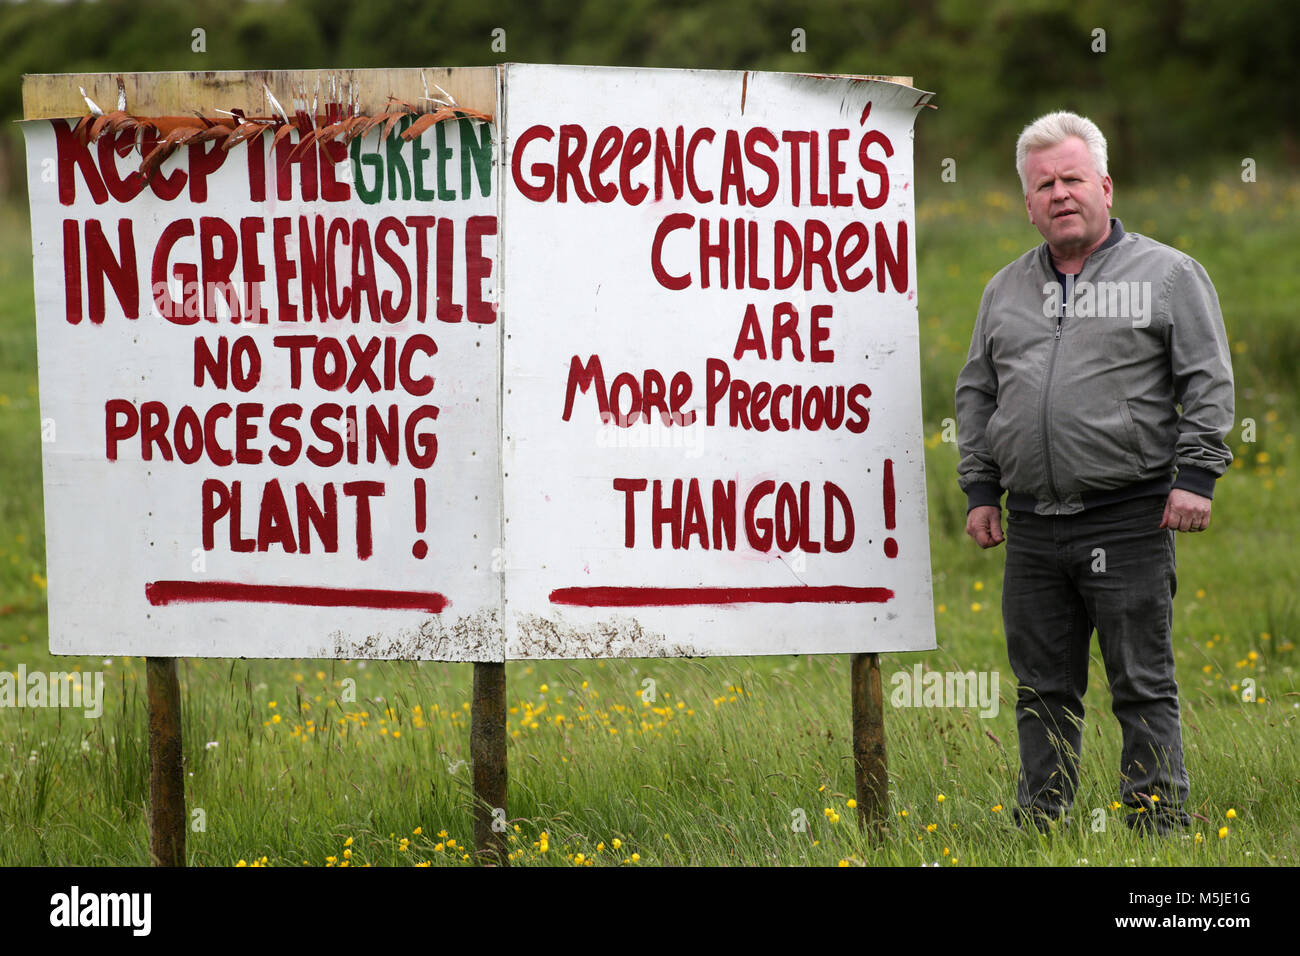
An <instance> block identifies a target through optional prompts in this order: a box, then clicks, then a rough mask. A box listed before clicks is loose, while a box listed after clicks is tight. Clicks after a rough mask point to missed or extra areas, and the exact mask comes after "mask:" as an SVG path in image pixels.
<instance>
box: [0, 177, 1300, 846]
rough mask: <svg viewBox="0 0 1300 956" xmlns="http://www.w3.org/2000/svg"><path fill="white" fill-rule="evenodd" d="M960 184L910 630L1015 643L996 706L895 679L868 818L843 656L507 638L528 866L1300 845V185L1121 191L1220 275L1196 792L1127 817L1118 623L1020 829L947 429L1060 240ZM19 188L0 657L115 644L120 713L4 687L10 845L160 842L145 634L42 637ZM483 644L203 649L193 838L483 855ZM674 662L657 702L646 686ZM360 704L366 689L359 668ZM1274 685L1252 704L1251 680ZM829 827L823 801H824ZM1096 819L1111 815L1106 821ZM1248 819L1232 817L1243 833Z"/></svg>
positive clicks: (1010, 714)
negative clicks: (921, 600)
mask: <svg viewBox="0 0 1300 956" xmlns="http://www.w3.org/2000/svg"><path fill="white" fill-rule="evenodd" d="M1013 185H1014V184H1012V183H1006V184H1003V185H1000V186H998V187H990V186H987V185H986V184H979V183H953V184H942V185H940V184H936V185H934V186H931V187H929V188H923V189H922V190H921V200H922V201H921V205H920V208H919V209H918V216H917V234H918V268H919V273H920V289H921V297H920V318H921V343H922V362H923V387H924V401H925V415H926V422H927V434H929V435H931V439H930V440H929V441H928V442H927V445H928V450H927V465H928V482H929V500H930V519H931V526H930V533H931V548H932V554H933V568H934V590H935V602H936V607H935V611H936V622H937V625H938V640H939V649H938V650H936V651H934V652H929V653H920V654H900V655H886V656H884V658H883V661H882V671H883V673H884V677H885V681H886V695H887V698H888V692H889V689H890V684H889V679H890V677H891V675H892V674H894V673H895V672H896V671H899V670H910V669H911V668H912V666H913V665H914V664H915V663H917V662H920V663H922V664H923V665H924V666H925V667H927V668H931V669H936V670H941V671H947V670H960V671H967V670H976V671H982V670H996V671H998V672H999V673H1000V675H1001V695H1000V704H1001V706H1000V710H999V712H998V714H997V715H996V716H995V717H992V718H987V719H983V718H980V717H979V716H978V714H977V712H976V711H975V710H974V709H935V708H930V709H927V708H893V707H891V706H889V704H888V703H887V704H886V715H885V717H886V728H887V735H888V750H889V762H890V776H891V801H892V805H891V808H890V819H889V823H888V827H887V830H886V832H885V834H884V838H883V839H882V840H881V841H880V842H879V843H878V844H876V845H870V844H869V843H868V841H867V840H866V839H864V837H863V836H862V835H861V834H860V832H859V830H858V828H857V827H856V826H855V825H854V811H853V810H852V808H851V806H850V804H849V798H850V797H851V796H852V789H853V773H852V766H851V756H850V754H851V747H850V738H849V699H848V698H849V690H848V680H849V678H848V659H847V658H846V657H844V656H826V657H796V658H790V657H783V658H736V659H712V660H617V661H586V662H580V663H573V662H546V663H532V664H530V663H522V662H518V663H511V664H509V665H507V675H508V682H509V684H508V686H509V695H510V703H511V710H510V716H509V734H510V744H509V760H510V774H511V776H510V800H509V804H510V806H509V811H510V817H511V819H512V824H513V825H514V830H513V832H512V834H511V839H512V843H511V846H512V847H513V848H514V849H515V862H516V863H520V864H560V865H619V866H625V865H639V866H645V865H656V864H704V865H716V864H733V865H734V864H804V863H810V864H818V865H836V864H839V863H848V864H860V863H864V862H865V863H868V864H891V865H917V864H921V863H937V864H940V865H959V866H969V865H1001V864H1054V865H1076V864H1077V865H1125V864H1134V865H1146V864H1164V865H1171V864H1172V865H1180V864H1197V865H1203V864H1210V865H1218V864H1234V865H1239V864H1247V865H1249V864H1261V865H1270V864H1281V865H1292V866H1293V865H1296V863H1298V862H1300V687H1298V686H1297V673H1296V668H1297V653H1296V649H1295V642H1296V640H1297V638H1298V637H1300V598H1297V596H1296V595H1297V593H1300V587H1298V585H1300V580H1298V579H1300V570H1298V562H1297V560H1296V547H1295V544H1294V538H1295V535H1296V532H1297V530H1300V510H1298V506H1300V500H1298V499H1300V496H1298V495H1297V483H1296V481H1295V478H1294V472H1293V470H1292V469H1294V468H1295V467H1296V464H1295V462H1294V460H1293V459H1294V457H1295V455H1296V449H1295V433H1296V430H1297V421H1298V419H1297V414H1298V413H1300V404H1298V403H1297V396H1296V392H1297V389H1296V379H1297V375H1298V374H1300V372H1297V368H1300V320H1297V318H1296V315H1295V303H1296V302H1297V301H1300V270H1297V268H1296V253H1295V250H1296V249H1297V248H1300V183H1297V182H1294V181H1291V182H1286V183H1277V182H1268V181H1261V182H1259V183H1253V184H1243V183H1240V182H1235V181H1233V180H1224V181H1222V182H1209V183H1191V182H1188V181H1187V180H1186V179H1183V178H1180V179H1177V180H1174V181H1173V182H1171V183H1169V184H1168V185H1167V186H1162V187H1161V188H1159V189H1142V190H1135V191H1132V192H1130V193H1125V191H1124V189H1123V185H1122V184H1120V186H1119V187H1118V188H1117V196H1116V206H1115V210H1116V213H1117V214H1118V215H1120V216H1121V218H1122V219H1123V220H1124V223H1125V226H1126V228H1128V229H1129V230H1132V231H1139V232H1143V233H1146V234H1148V235H1150V236H1152V237H1154V238H1156V239H1159V240H1161V241H1164V242H1167V243H1170V244H1172V245H1176V246H1178V247H1180V248H1182V249H1184V250H1185V251H1187V252H1188V253H1189V254H1191V255H1193V256H1195V257H1196V258H1197V259H1198V260H1199V261H1200V262H1201V263H1202V264H1203V265H1204V266H1205V267H1206V269H1207V270H1208V272H1209V274H1210V276H1211V277H1212V278H1213V279H1214V281H1215V284H1216V287H1217V289H1218V293H1219V296H1220V300H1221V303H1222V305H1223V312H1224V315H1225V319H1226V322H1227V325H1228V334H1229V338H1230V341H1231V342H1232V346H1233V353H1234V362H1235V368H1236V376H1237V418H1238V423H1239V426H1240V423H1241V422H1242V420H1243V419H1247V418H1250V419H1253V420H1254V422H1255V423H1256V428H1257V432H1256V436H1255V437H1256V441H1254V442H1252V443H1243V442H1242V441H1240V436H1241V432H1240V428H1238V430H1237V431H1235V432H1234V437H1233V439H1232V444H1233V447H1234V452H1235V453H1236V454H1237V456H1238V458H1237V461H1236V462H1235V463H1234V467H1233V468H1232V470H1231V471H1230V473H1229V474H1228V475H1227V476H1226V477H1225V478H1224V479H1223V480H1222V481H1220V483H1219V487H1218V491H1217V494H1216V499H1215V505H1214V517H1213V527H1212V528H1211V530H1210V532H1209V533H1208V534H1204V535H1196V536H1180V537H1179V541H1178V547H1179V550H1178V566H1179V571H1180V574H1179V591H1178V598H1177V603H1176V610H1175V633H1174V647H1175V657H1176V661H1177V668H1178V679H1179V685H1180V688H1181V693H1182V700H1183V728H1184V742H1185V749H1186V754H1187V761H1188V768H1189V773H1190V776H1191V782H1192V797H1191V802H1190V805H1189V807H1188V809H1189V810H1190V811H1192V812H1193V813H1194V814H1196V816H1197V819H1196V820H1195V821H1194V826H1193V828H1192V829H1191V830H1190V831H1188V833H1187V834H1186V836H1185V837H1178V838H1173V839H1169V840H1164V841H1158V842H1151V841H1146V840H1143V839H1141V838H1139V837H1135V836H1133V835H1132V834H1130V833H1129V832H1128V828H1127V827H1126V826H1125V825H1124V824H1123V821H1122V816H1123V811H1122V810H1121V809H1120V808H1118V807H1117V806H1116V805H1115V804H1114V803H1113V801H1115V800H1116V799H1117V798H1118V795H1119V781H1118V761H1119V732H1118V725H1117V723H1116V722H1115V720H1114V718H1113V717H1112V716H1111V715H1110V712H1109V698H1108V695H1107V692H1106V689H1105V680H1104V676H1103V672H1102V669H1101V666H1100V661H1099V659H1098V657H1097V654H1096V650H1095V643H1094V654H1093V657H1094V660H1093V669H1092V675H1091V681H1090V686H1091V688H1092V690H1091V693H1090V694H1089V695H1088V698H1087V704H1088V708H1087V729H1086V734H1085V738H1084V739H1085V747H1084V754H1083V767H1082V782H1081V788H1080V792H1079V794H1078V798H1077V801H1076V809H1075V819H1076V820H1077V821H1078V823H1079V824H1080V825H1078V826H1076V827H1073V828H1071V829H1070V830H1068V831H1066V832H1061V833H1052V834H1050V835H1043V836H1039V835H1037V834H1034V835H1029V834H1024V833H1021V832H1019V831H1018V830H1016V829H1015V828H1014V826H1013V825H1012V823H1011V820H1010V810H1011V807H1012V806H1013V805H1014V802H1015V772H1016V767H1017V755H1016V734H1015V719H1014V700H1015V687H1014V681H1013V679H1012V677H1011V674H1010V669H1009V667H1008V664H1007V659H1006V649H1005V644H1004V642H1003V638H1002V635H1001V617H1000V613H999V610H998V609H999V606H1000V582H1001V569H1002V560H1003V558H1002V551H1001V549H998V550H995V551H992V552H980V551H979V549H978V548H976V547H975V546H974V545H973V544H972V543H971V542H970V541H969V540H968V539H966V538H965V537H964V535H963V534H962V527H963V523H964V514H965V506H964V501H963V498H962V497H961V495H960V494H959V492H958V490H957V487H956V482H955V467H956V462H957V452H956V449H955V446H954V445H952V444H951V443H948V442H945V441H943V440H942V433H943V423H944V419H946V418H949V417H951V416H952V414H953V412H952V387H953V382H954V380H955V378H956V374H957V371H958V369H959V368H960V366H961V362H962V360H963V358H964V356H965V353H966V348H967V345H968V342H969V335H970V327H971V323H972V321H973V318H974V312H975V308H976V306H977V304H978V301H979V295H980V292H981V290H982V288H983V285H984V283H985V282H986V281H987V279H988V278H989V277H990V276H991V275H992V273H993V272H994V271H995V270H996V269H997V268H999V267H1000V266H1001V265H1003V264H1005V263H1006V262H1007V261H1010V259H1012V258H1013V257H1015V256H1016V255H1018V254H1019V253H1020V252H1022V251H1023V250H1024V249H1026V248H1028V247H1029V246H1030V245H1032V244H1034V243H1036V242H1038V241H1039V237H1038V234H1037V233H1036V232H1035V231H1034V230H1033V229H1032V227H1030V226H1029V225H1028V224H1027V223H1026V221H1025V215H1024V209H1023V203H1022V200H1021V199H1020V197H1019V196H1018V195H1017V194H1016V193H1015V191H1014V189H1008V188H1007V187H1008V186H1013ZM31 282H32V273H31V260H30V245H29V234H28V229H27V223H26V219H25V212H24V211H22V210H15V209H13V208H9V207H5V208H0V669H3V670H10V671H15V670H16V669H17V668H18V666H19V665H21V664H25V665H26V666H27V668H28V669H29V670H45V671H48V670H69V671H74V670H79V671H81V672H87V671H103V672H104V673H105V678H106V681H107V688H106V697H107V705H106V710H105V713H104V715H103V717H102V718H101V719H99V720H87V719H85V718H84V717H82V715H81V713H80V712H79V711H66V712H65V711H63V710H60V709H55V708H52V709H38V710H31V709H15V708H4V709H0V864H89V865H101V864H108V865H122V864H128V865H140V864H144V863H146V862H147V853H146V842H147V841H146V832H145V816H144V804H145V800H146V796H147V759H146V747H145V733H146V721H145V704H144V673H145V667H144V662H143V660H140V659H121V658H117V659H102V658H54V657H52V656H51V655H50V654H49V653H48V651H47V646H48V645H47V637H48V635H47V629H46V615H45V595H44V585H45V579H44V577H43V574H44V572H45V564H44V534H43V518H42V510H41V497H42V496H41V465H40V430H39V421H40V416H39V410H38V401H37V388H36V349H35V330H34V323H33V318H32V291H31ZM471 673H472V672H471V667H470V665H466V664H437V663H424V664H415V663H383V662H362V661H229V660H186V661H183V662H182V664H181V683H182V701H183V708H184V722H185V744H186V764H187V773H188V777H187V788H188V789H187V802H188V806H189V807H190V808H191V810H192V811H194V810H200V809H201V810H202V811H203V813H202V814H201V815H199V816H200V817H201V819H199V817H196V820H195V826H196V827H197V825H198V823H200V822H201V823H202V824H203V828H202V829H201V830H197V829H196V830H195V832H191V833H190V835H189V854H190V860H191V862H192V863H194V864H198V865H215V866H225V865H233V864H237V863H239V862H240V861H245V862H248V863H260V862H265V863H266V864H268V865H275V866H286V865H287V866H298V865H303V864H309V865H313V866H326V865H337V866H345V865H352V866H356V865H362V864H367V863H373V864H381V865H387V864H428V863H431V864H432V865H435V866H438V865H470V861H469V856H468V854H469V853H470V852H471V847H470V843H471V827H470V812H469V807H470V797H469V779H470V778H469V767H468V765H467V764H466V763H465V761H467V760H468V757H469V754H468V736H469V733H468V728H469V689H470V681H471ZM647 676H649V677H653V678H654V680H655V682H656V688H657V692H658V696H657V700H656V701H654V702H653V703H651V702H643V701H642V700H641V698H640V692H641V689H642V685H641V681H642V680H643V678H645V677H647ZM347 678H352V679H353V680H355V682H356V688H357V695H356V700H355V702H353V701H343V700H342V697H343V696H344V695H342V693H341V690H342V688H343V687H344V686H345V684H344V681H345V680H346V679H347ZM1245 678H1250V679H1252V680H1254V681H1255V684H1256V688H1257V691H1256V696H1257V698H1258V699H1257V700H1256V701H1254V702H1243V700H1242V699H1241V698H1242V695H1241V688H1242V686H1243V684H1242V681H1243V679H1245ZM801 818H802V819H804V820H806V825H804V826H802V827H799V826H798V825H797V824H798V822H799V821H800V819H801ZM1098 824H1101V827H1100V828H1099V826H1098ZM1225 827H1226V830H1225V829H1223V828H1225Z"/></svg>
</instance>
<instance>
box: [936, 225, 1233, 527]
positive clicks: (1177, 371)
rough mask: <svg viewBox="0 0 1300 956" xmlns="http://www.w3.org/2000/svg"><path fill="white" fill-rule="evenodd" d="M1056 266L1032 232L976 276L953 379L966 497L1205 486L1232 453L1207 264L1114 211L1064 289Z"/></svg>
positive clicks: (1101, 495)
mask: <svg viewBox="0 0 1300 956" xmlns="http://www.w3.org/2000/svg"><path fill="white" fill-rule="evenodd" d="M1057 275H1058V274H1057V273H1056V271H1055V270H1054V268H1053V267H1052V260H1051V257H1050V254H1049V252H1048V249H1047V243H1043V244H1042V245H1040V246H1038V247H1037V248H1035V249H1032V250H1030V251H1029V252H1027V253H1025V254H1024V255H1023V256H1021V257H1020V258H1019V259H1017V260H1016V261H1014V262H1012V263H1011V264H1010V265H1008V266H1006V267H1005V268H1004V269H1002V270H1001V271H1000V272H998V274H997V275H995V276H994V277H993V278H992V280H990V282H989V284H988V285H987V286H986V287H985V289H984V296H983V298H982V299H981V301H980V309H979V315H978V317H977V318H976V320H975V330H974V334H973V335H972V336H971V346H970V353H969V355H968V357H967V360H966V365H965V367H964V368H963V369H962V371H961V374H960V375H959V376H958V378H957V392H956V407H957V445H958V449H959V450H960V452H961V461H960V463H959V464H958V468H957V470H958V481H959V483H960V485H961V488H962V490H963V491H965V492H966V494H967V497H968V499H969V507H971V508H974V507H977V506H979V505H997V504H999V503H1000V500H1001V496H1002V491H1003V490H1004V489H1006V490H1008V491H1009V492H1010V495H1009V496H1008V499H1007V507H1008V508H1023V509H1025V510H1030V509H1032V510H1034V511H1036V512H1037V513H1038V514H1073V513H1076V512H1078V511H1081V510H1083V509H1084V508H1087V507H1093V506H1096V505H1098V504H1105V503H1108V502H1110V501H1118V500H1123V499H1125V498H1131V497H1136V496H1138V495H1145V494H1167V493H1168V491H1169V489H1170V488H1171V487H1180V488H1186V489H1187V490H1189V491H1192V492H1195V493H1196V494H1199V495H1202V496H1204V497H1212V496H1213V494H1214V482H1215V479H1216V478H1217V477H1219V476H1220V475H1222V474H1223V473H1224V471H1225V470H1226V469H1227V467H1228V465H1229V464H1230V463H1231V461H1232V452H1231V451H1229V449H1228V446H1227V444H1226V443H1225V439H1226V437H1227V434H1228V431H1229V429H1230V428H1231V427H1232V424H1233V387H1232V362H1231V358H1230V355H1229V351H1228V339H1227V334H1226V333H1225V331H1224V328H1223V317H1222V315H1221V314H1220V311H1219V300H1218V296H1217V295H1216V294H1215V291H1214V286H1213V285H1212V284H1211V283H1210V279H1209V276H1207V275H1206V273H1205V270H1204V269H1203V268H1201V266H1200V264H1199V263H1198V262H1196V260H1194V259H1192V258H1191V257H1190V256H1187V255H1185V254H1183V253H1181V252H1179V251H1178V250H1176V249H1172V248H1170V247H1169V246H1166V245H1163V244H1161V243H1159V242H1156V241H1155V240H1153V239H1148V238H1147V237H1145V236H1141V235H1138V234H1137V233H1131V232H1129V233H1126V232H1124V228H1123V225H1122V224H1121V223H1120V222H1119V220H1118V219H1112V220H1111V236H1110V237H1109V238H1108V239H1107V241H1106V243H1105V244H1104V245H1103V246H1102V247H1100V248H1098V249H1097V250H1096V251H1094V252H1093V253H1092V254H1091V255H1090V256H1088V258H1087V260H1086V261H1085V262H1084V265H1083V269H1082V271H1081V272H1080V274H1079V276H1078V279H1077V281H1076V282H1074V283H1072V285H1067V291H1068V292H1069V293H1070V295H1068V296H1067V295H1063V294H1062V291H1063V290H1062V287H1061V285H1060V283H1059V282H1058V280H1057ZM1180 405H1181V407H1182V411H1181V414H1180V413H1179V406H1180ZM1175 472H1176V475H1177V477H1176V478H1175Z"/></svg>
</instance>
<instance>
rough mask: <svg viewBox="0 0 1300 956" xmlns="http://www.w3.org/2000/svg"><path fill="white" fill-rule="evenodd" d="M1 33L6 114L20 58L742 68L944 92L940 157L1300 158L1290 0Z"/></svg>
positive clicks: (228, 13)
mask: <svg viewBox="0 0 1300 956" xmlns="http://www.w3.org/2000/svg"><path fill="white" fill-rule="evenodd" d="M497 28H501V29H503V30H505V40H506V49H505V51H504V52H495V51H494V50H493V49H492V36H493V30H495V29H497ZM195 29H202V30H204V31H205V35H204V47H205V52H201V53H200V52H194V50H193V49H192V46H193V39H192V35H193V31H194V30H195ZM1099 29H1100V30H1104V31H1105V52H1104V53H1100V52H1094V51H1093V47H1094V46H1095V45H1096V41H1095V39H1094V31H1095V30H1099ZM795 30H803V31H804V42H805V45H806V52H795V51H794V50H793V49H792V47H793V46H794V45H795V41H794V39H793V33H794V31H795ZM0 49H3V50H4V58H3V64H0V119H5V120H14V119H17V118H19V116H20V114H21V94H20V90H21V76H22V74H23V73H68V72H109V71H121V72H136V71H148V70H236V69H299V68H304V69H305V68H313V67H331V68H344V67H351V68H360V67H380V66H473V65H485V64H493V63H500V62H507V61H521V62H552V63H589V64H610V65H619V66H658V67H698V68H707V69H734V68H742V69H759V70H783V71H806V72H826V73H879V74H897V75H907V76H912V77H914V78H915V82H916V85H917V86H919V87H921V88H923V89H927V90H932V91H934V92H936V93H937V94H938V96H937V97H936V99H935V103H936V104H937V105H938V106H939V110H938V111H937V112H929V113H927V115H926V116H924V117H923V118H922V119H921V121H920V122H919V123H918V127H917V168H918V170H924V169H927V168H936V167H937V166H938V164H939V163H940V162H941V161H942V160H943V159H944V158H946V157H951V158H954V159H956V160H957V161H958V164H959V167H961V168H969V169H975V170H979V171H982V172H989V171H992V170H997V171H998V172H999V173H1003V172H1009V170H1010V168H1011V159H1010V156H1011V144H1012V143H1013V142H1014V137H1015V135H1016V133H1017V132H1018V131H1019V129H1020V128H1021V127H1023V126H1024V125H1025V124H1026V123H1027V122H1029V121H1030V120H1032V119H1033V118H1034V117H1035V116H1037V115H1039V114H1041V113H1044V112H1047V111H1049V110H1051V109H1058V108H1067V109H1073V110H1076V111H1080V112H1083V113H1085V114H1086V115H1089V116H1091V117H1092V118H1093V119H1094V120H1096V121H1097V123H1098V124H1099V125H1100V126H1101V127H1102V129H1103V130H1105V131H1106V132H1107V134H1108V136H1109V138H1110V142H1111V160H1112V169H1111V173H1112V176H1114V177H1115V179H1116V182H1117V183H1118V182H1121V181H1123V182H1133V181H1135V180H1139V179H1148V178H1151V177H1154V176H1156V175H1162V174H1163V173H1164V172H1166V171H1167V170H1168V169H1169V168H1170V167H1171V166H1174V167H1177V169H1178V171H1181V172H1189V173H1194V172H1196V171H1198V170H1203V169H1205V168H1206V167H1207V166H1211V165H1222V164H1223V163H1228V162H1232V163H1234V164H1239V163H1240V161H1241V159H1242V158H1243V157H1246V156H1249V157H1252V158H1254V159H1256V161H1257V162H1258V163H1260V164H1261V165H1273V164H1278V165H1285V166H1288V167H1290V168H1295V167H1297V166H1300V113H1298V112H1297V110H1296V107H1295V101H1294V94H1295V93H1296V91H1297V89H1300V66H1297V60H1296V58H1295V57H1294V55H1293V51H1295V50H1297V49H1300V5H1297V4H1277V3H1273V2H1269V0H1156V2H1151V3H1143V4H1120V3H1114V2H1098V0H1084V2H1078V0H1075V2H1070V0H1029V2H1025V0H1020V2H1010V0H994V2H988V3H972V2H969V0H878V2H862V0H826V2H811V3H810V2H804V3H799V2H788V0H717V2H711V3H700V2H699V0H628V2H625V3H609V2H607V0H538V2H534V3H528V4H524V3H519V2H517V0H515V2H510V0H473V2H467V0H423V2H420V0H366V2H364V3H349V2H346V0H278V2H277V0H260V2H248V0H244V2H231V0H194V2H179V0H98V2H87V0H74V2H64V3H53V2H44V0H32V2H26V3H5V4H0ZM5 125H6V127H7V128H6V130H5V133H4V135H3V137H2V138H0V141H2V142H3V146H2V147H0V194H13V195H21V192H22V190H23V184H22V176H21V175H18V174H17V172H18V170H20V169H21V162H20V158H21V155H22V153H21V142H20V140H19V137H18V133H17V130H16V129H14V128H13V127H12V126H11V125H10V124H5Z"/></svg>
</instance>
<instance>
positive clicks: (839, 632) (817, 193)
mask: <svg viewBox="0 0 1300 956" xmlns="http://www.w3.org/2000/svg"><path fill="white" fill-rule="evenodd" d="M506 91H507V110H506V116H505V136H504V150H505V158H504V162H503V167H502V178H503V181H504V182H505V183H506V187H505V189H504V191H503V201H504V210H503V222H504V223H505V232H504V238H503V266H504V269H503V283H502V290H503V297H502V308H503V314H504V317H505V331H506V339H505V360H504V370H505V381H506V385H507V388H508V392H507V394H506V396H505V401H504V403H503V410H504V416H505V418H504V422H505V436H504V437H505V453H504V471H505V479H504V482H505V514H506V519H507V522H508V523H507V526H506V562H507V581H508V584H507V588H506V609H507V614H506V618H505V621H506V629H507V630H506V638H507V641H506V655H507V657H509V658H515V657H556V656H560V657H585V656H606V655H620V654H626V655H632V656H652V655H658V654H663V655H674V656H676V655H689V656H696V655H713V654H777V653H782V654H784V653H815V652H831V651H862V650H878V649H889V650H914V649H921V648H929V647H933V646H934V623H933V611H932V603H931V602H932V598H931V588H930V558H929V544H928V538H927V530H926V503H925V472H924V444H923V436H922V423H921V407H920V359H919V348H918V335H917V312H916V269H915V264H916V252H915V229H914V220H913V202H912V199H913V193H914V190H913V189H912V122H913V119H914V117H915V114H916V112H917V110H918V109H919V108H920V107H921V105H922V104H923V103H924V102H925V101H926V99H927V98H928V96H927V95H926V94H918V93H917V91H916V90H913V89H910V88H907V87H902V86H898V85H894V84H888V83H878V82H862V81H857V80H851V79H847V78H825V77H807V76H792V75H783V74H763V73H739V72H719V71H689V70H677V71H658V70H631V69H613V68H582V67H546V66H533V65H511V66H509V67H507V71H506Z"/></svg>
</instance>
